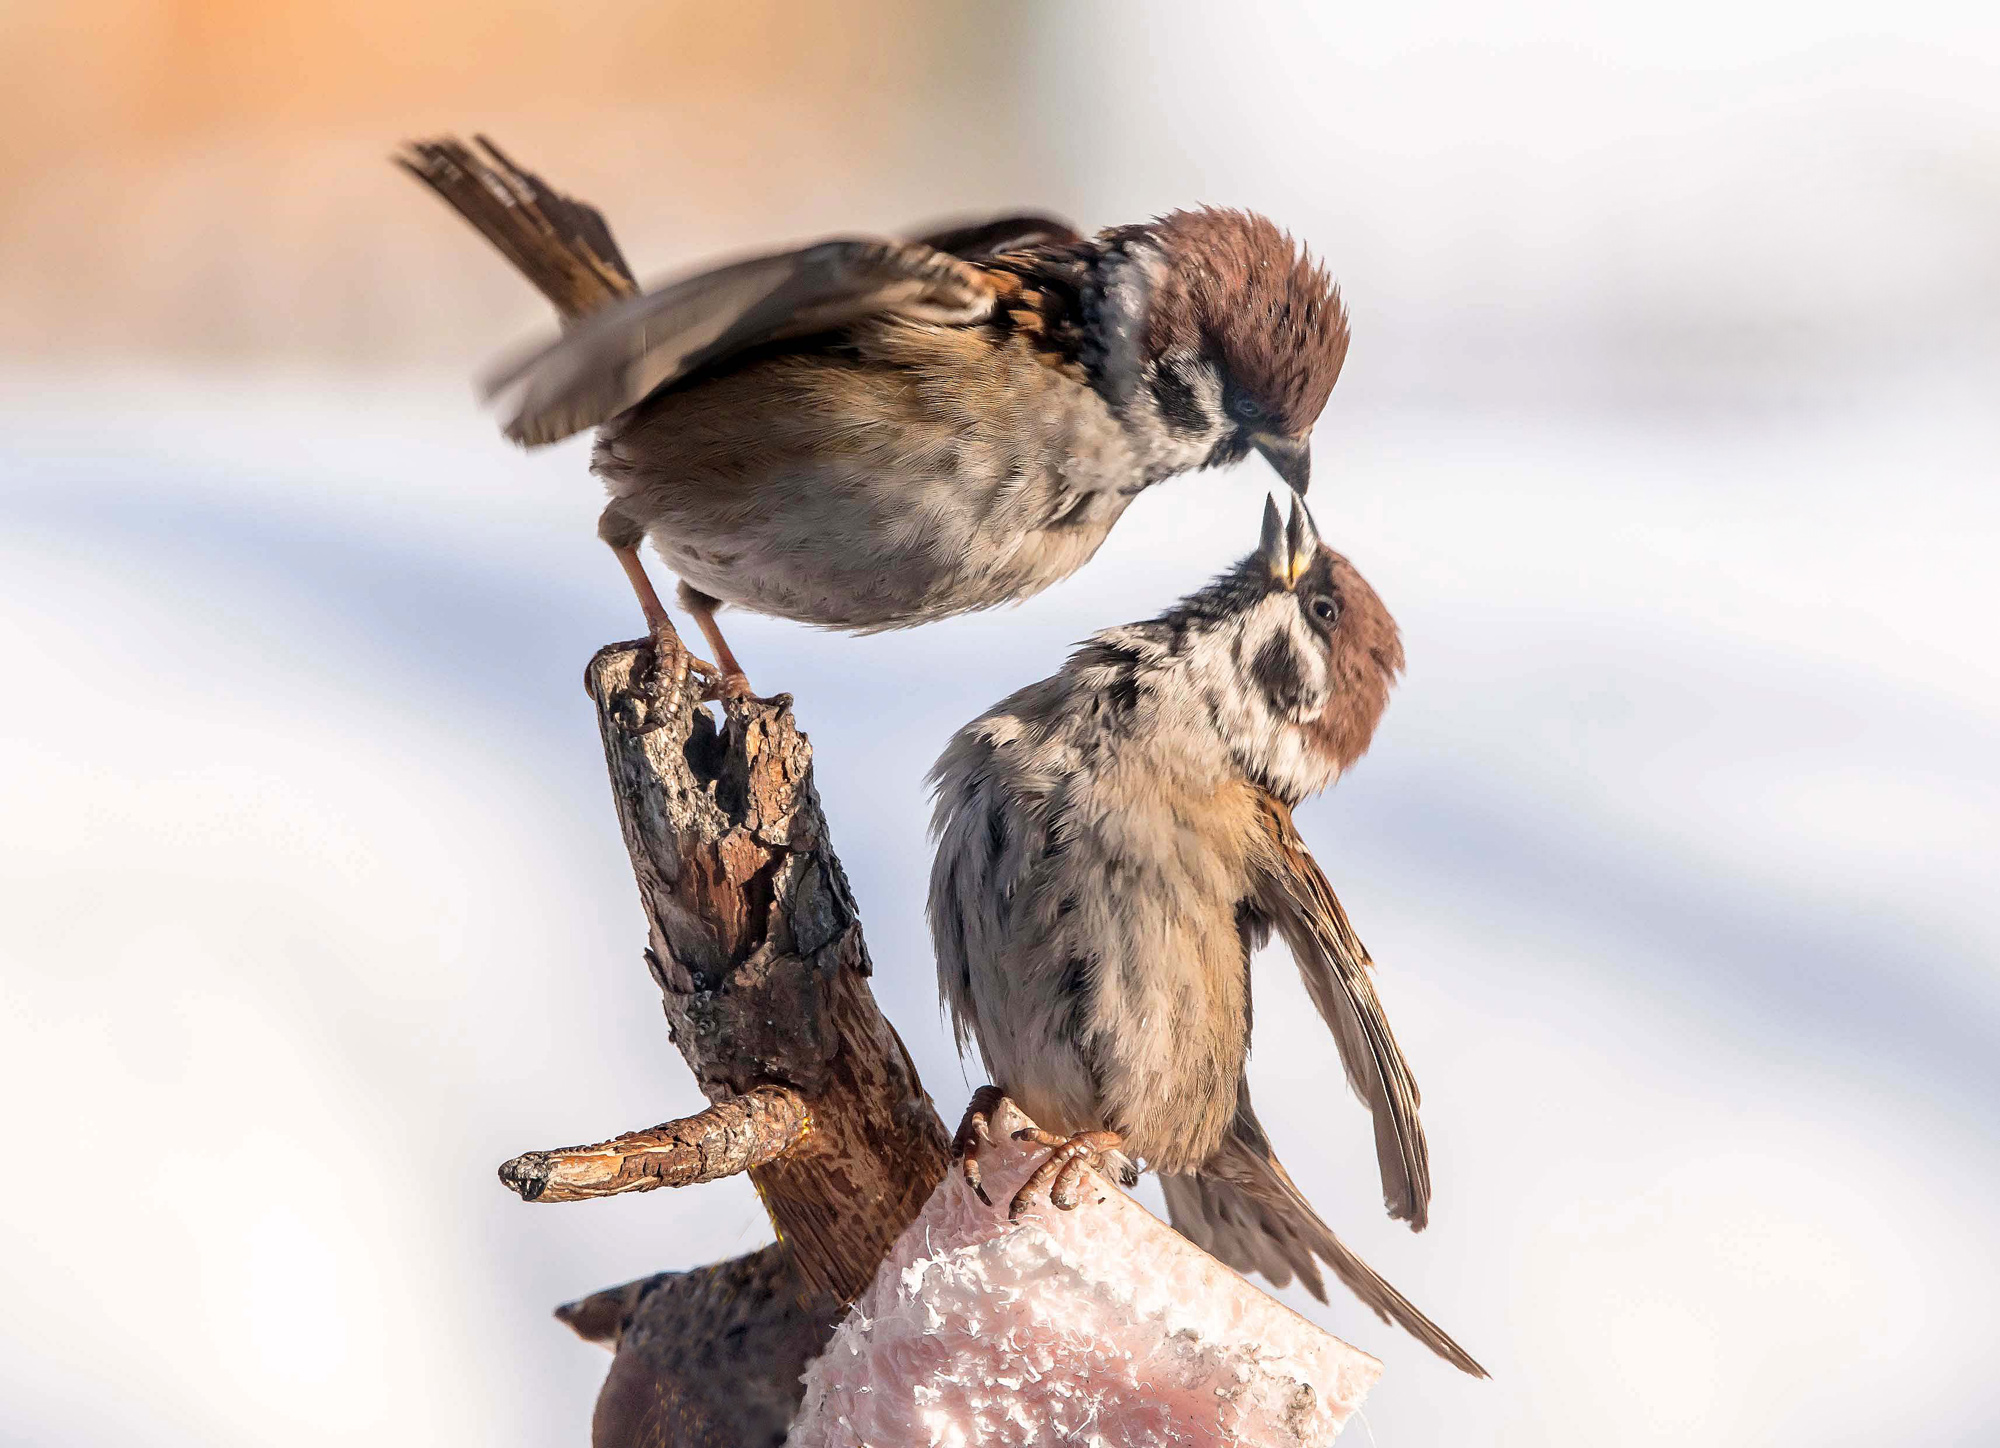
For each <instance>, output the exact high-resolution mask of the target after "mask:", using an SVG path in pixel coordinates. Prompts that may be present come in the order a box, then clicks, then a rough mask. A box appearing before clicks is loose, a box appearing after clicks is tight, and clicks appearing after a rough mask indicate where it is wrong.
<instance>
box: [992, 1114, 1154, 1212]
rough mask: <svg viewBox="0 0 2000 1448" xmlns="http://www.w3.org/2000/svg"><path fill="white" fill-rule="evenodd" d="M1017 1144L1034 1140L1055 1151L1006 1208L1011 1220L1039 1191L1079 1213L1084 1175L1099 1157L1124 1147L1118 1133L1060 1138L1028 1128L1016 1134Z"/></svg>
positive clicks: (1104, 1132) (1038, 1129) (1066, 1209)
mask: <svg viewBox="0 0 2000 1448" xmlns="http://www.w3.org/2000/svg"><path fill="white" fill-rule="evenodd" d="M1014 1140H1016V1141H1032V1142H1035V1143H1037V1144H1038V1145H1041V1146H1046V1147H1052V1148H1054V1149H1053V1150H1052V1151H1050V1152H1049V1159H1048V1160H1047V1161H1045V1162H1043V1163H1042V1164H1041V1165H1040V1166H1038V1167H1036V1168H1035V1174H1034V1175H1033V1176H1031V1177H1029V1178H1028V1180H1027V1181H1026V1182H1025V1183H1023V1184H1022V1186H1021V1190H1019V1191H1018V1192H1016V1193H1014V1200H1013V1202H1012V1203H1010V1204H1009V1206H1008V1208H1007V1216H1008V1218H1009V1219H1010V1220H1018V1219H1019V1217H1020V1215H1021V1213H1022V1212H1024V1211H1026V1210H1027V1208H1028V1206H1029V1205H1030V1204H1031V1203H1032V1202H1033V1201H1034V1199H1035V1196H1036V1194H1037V1193H1039V1192H1044V1191H1046V1192H1047V1193H1048V1194H1049V1201H1050V1202H1051V1203H1052V1204H1053V1205H1055V1206H1056V1207H1058V1208H1059V1209H1061V1210H1062V1211H1065V1212H1073V1211H1075V1210H1076V1204H1077V1201H1078V1200H1079V1199H1080V1197H1081V1196H1082V1193H1083V1174H1084V1172H1085V1171H1086V1170H1088V1169H1089V1168H1091V1167H1093V1166H1097V1165H1099V1164H1100V1163H1099V1158H1100V1157H1102V1155H1103V1154H1104V1153H1105V1152H1107V1151H1116V1150H1117V1149H1118V1148H1119V1147H1121V1146H1123V1145H1124V1144H1125V1138H1124V1137H1122V1136H1120V1135H1119V1134H1118V1133H1117V1132H1115V1131H1079V1132H1078V1133H1077V1134H1076V1135H1075V1136H1068V1137H1064V1136H1057V1135H1056V1134H1055V1133H1054V1132H1053V1131H1044V1130H1042V1129H1041V1128H1040V1127H1039V1126H1027V1127H1023V1128H1022V1129H1021V1130H1019V1131H1017V1132H1015V1133H1014Z"/></svg>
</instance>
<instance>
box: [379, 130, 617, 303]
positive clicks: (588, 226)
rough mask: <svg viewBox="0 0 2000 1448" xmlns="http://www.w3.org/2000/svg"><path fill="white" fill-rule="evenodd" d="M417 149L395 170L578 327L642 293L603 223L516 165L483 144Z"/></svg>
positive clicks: (405, 153) (450, 140)
mask: <svg viewBox="0 0 2000 1448" xmlns="http://www.w3.org/2000/svg"><path fill="white" fill-rule="evenodd" d="M475 140H476V141H477V142H478V146H479V149H478V150H477V151H475V150H474V149H473V148H472V147H470V146H468V145H466V144H465V143H464V142H463V141H461V140H459V139H458V138H457V137H455V136H443V137H439V138H438V139H436V140H432V141H412V142H410V143H409V144H408V145H407V146H405V147H404V148H403V150H402V151H401V152H399V153H398V154H397V156H396V158H395V160H396V164H397V165H398V166H400V167H402V168H403V169H404V170H405V171H407V172H409V173H410V174H411V175H412V176H414V177H416V178H417V180H419V181H421V182H423V184H424V185H426V186H428V187H429V188H430V189H431V190H433V191H435V192H436V193H437V194H438V195H439V196H441V197H443V198H444V200H445V202H446V204H448V205H449V206H450V207H451V208H452V210H454V211H456V212H457V213H458V214H459V215H460V216H462V217H464V218H465V219H466V221H467V222H469V223H470V224H471V226H472V229H473V230H474V231H477V232H478V233H479V234H480V235H481V236H483V237H485V238H486V239H487V240H488V241H490V242H492V243H493V246H494V248H495V249H496V250H498V251H499V253H500V254H501V255H502V256H504V257H506V258H507V260H509V261H510V262H512V263H513V264H514V266H515V269H516V270H518V271H519V272H520V273H521V275H522V276H524V277H526V278H527V279H528V280H529V281H531V282H533V283H534V285H535V290H537V291H539V292H540V293H541V294H542V295H543V296H545V297H547V298H548V299H549V300H550V301H551V302H553V303H554V304H555V309H556V310H557V311H558V312H560V313H562V316H563V320H564V321H566V322H573V321H575V320H576V319H577V318H579V317H583V316H587V315H589V314H590V313H592V312H595V311H598V310H600V309H602V308H603V307H605V306H607V305H609V304H610V303H612V302H615V301H617V300H618V299H619V298H621V297H629V296H631V295H633V294H634V293H636V292H637V291H638V290H639V284H638V282H637V281H636V280H635V279H634V278H633V276H632V269H631V267H629V266H627V265H626V264H625V257H624V255H623V254H622V253H621V252H620V251H619V250H618V243H617V242H615V241H613V240H612V239H611V228H610V227H609V226H607V225H605V223H604V216H603V214H602V213H601V212H599V211H598V209H597V208H596V207H594V206H592V205H590V204H589V203H587V202H583V201H578V200H577V199H576V198H574V197H571V196H564V195H563V194H562V193H561V192H559V191H556V190H554V189H553V188H551V187H550V186H549V184H548V183H547V182H545V181H543V180H542V178H541V177H539V176H537V175H536V174H535V173H534V172H532V171H526V170H523V169H522V168H521V167H519V166H517V165H515V164H514V162H513V161H512V160H510V159H509V158H508V157H507V155H506V154H505V153H504V152H502V151H501V149H500V148H499V147H498V146H496V145H494V144H493V142H491V141H490V140H488V139H487V138H486V137H484V136H479V137H475Z"/></svg>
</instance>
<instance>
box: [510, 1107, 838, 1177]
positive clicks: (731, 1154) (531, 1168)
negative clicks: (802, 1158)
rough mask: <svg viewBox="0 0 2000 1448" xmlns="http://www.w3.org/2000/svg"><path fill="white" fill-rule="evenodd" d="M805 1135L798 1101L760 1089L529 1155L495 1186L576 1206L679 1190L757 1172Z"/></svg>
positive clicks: (806, 1123) (804, 1113)
mask: <svg viewBox="0 0 2000 1448" xmlns="http://www.w3.org/2000/svg"><path fill="white" fill-rule="evenodd" d="M811 1129H812V1113H811V1111H810V1110H809V1109H808V1108H807V1106H806V1103H805V1100H804V1098H802V1097H801V1096H800V1095H799V1094H798V1093H797V1092H796V1091H791V1090H787V1089H786V1088H785V1087H782V1086H759V1087H758V1088H757V1089H756V1090H754V1091H751V1092H750V1093H749V1094H748V1095H745V1096H736V1097H731V1098H730V1099H729V1100H727V1101H719V1102H717V1103H716V1104H715V1105H713V1106H711V1107H709V1108H708V1109H707V1110H706V1111H703V1112H700V1113H699V1114H697V1115H694V1116H689V1117H686V1118H684V1119H683V1120H680V1121H669V1122H667V1123H666V1124H665V1125H663V1126H655V1127H651V1128H649V1129H648V1130H645V1131H628V1132H626V1133H625V1135H623V1136H618V1137H614V1138H612V1139H611V1140H610V1141H603V1142H599V1143H597V1144H596V1145H595V1146H566V1147H560V1148H558V1149H556V1150H553V1151H530V1152H526V1153H523V1154H522V1155H520V1156H517V1157H515V1158H514V1159H513V1160H512V1161H509V1162H506V1163H504V1164H503V1165H502V1166H501V1168H500V1180H501V1181H503V1182H505V1183H506V1184H507V1185H508V1186H509V1187H510V1188H512V1189H513V1190H514V1191H516V1192H518V1193H520V1196H521V1200H522V1201H524V1202H579V1201H583V1200H585V1199H587V1198H590V1197H614V1196H617V1195H618V1194H619V1193H621V1192H650V1191H652V1190H654V1189H655V1188H656V1187H685V1186H693V1185H694V1184H695V1183H697V1182H712V1181H715V1180H717V1179H718V1178H720V1177H726V1176H734V1175H736V1173H738V1172H741V1171H748V1170H750V1169H751V1168H752V1167H759V1166H764V1165H766V1164H767V1163H769V1162H772V1161H775V1160H777V1159H778V1158H779V1157H780V1156H783V1155H784V1154H785V1153H786V1152H787V1151H790V1150H791V1149H792V1148H793V1147H794V1146H796V1145H797V1144H798V1143H799V1142H800V1141H802V1140H804V1138H805V1136H806V1133H807V1132H808V1131H810V1130H811Z"/></svg>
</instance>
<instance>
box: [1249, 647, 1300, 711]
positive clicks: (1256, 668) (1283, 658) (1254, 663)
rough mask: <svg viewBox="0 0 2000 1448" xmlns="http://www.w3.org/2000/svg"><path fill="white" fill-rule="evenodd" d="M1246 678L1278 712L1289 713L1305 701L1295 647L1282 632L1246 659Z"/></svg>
mask: <svg viewBox="0 0 2000 1448" xmlns="http://www.w3.org/2000/svg"><path fill="white" fill-rule="evenodd" d="M1250 677H1251V678H1252V679H1253V680H1255V681H1256V684H1257V687H1258V688H1260V689H1262V690H1263V691H1264V697H1265V698H1267V699H1269V700H1270V701H1271V707H1272V708H1273V709H1274V710H1276V711H1277V712H1278V713H1279V714H1281V715H1287V716H1289V715H1291V714H1293V713H1295V712H1296V711H1297V710H1298V707H1299V705H1300V704H1302V703H1304V702H1305V696H1306V681H1305V675H1304V674H1303V673H1302V672H1301V670H1300V668H1299V655H1298V650H1296V649H1294V648H1293V647H1292V644H1291V640H1289V639H1287V638H1286V637H1285V636H1284V635H1283V634H1274V635H1272V636H1271V637H1270V638H1268V639H1266V640H1265V641H1264V647H1262V648H1261V649H1259V650H1257V657H1256V658H1254V659H1252V660H1251V661H1250Z"/></svg>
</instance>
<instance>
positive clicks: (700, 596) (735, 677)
mask: <svg viewBox="0 0 2000 1448" xmlns="http://www.w3.org/2000/svg"><path fill="white" fill-rule="evenodd" d="M680 600H681V607H682V608H684V609H686V610H687V611H688V612H689V613H690V614H692V615H694V621H695V625H696V627H698V628H700V630H701V636H702V637H703V638H705V639H707V640H708V647H709V649H710V651H711V652H712V653H714V655H715V661H716V663H718V664H720V665H721V666H722V677H721V678H720V679H719V680H717V681H716V685H715V687H716V691H717V695H718V697H721V698H746V699H747V698H749V697H750V680H749V679H748V678H747V677H745V676H744V673H743V665H741V664H739V663H737V662H736V651H735V650H734V649H732V648H730V647H729V642H728V640H726V639H724V638H723V636H722V629H721V626H720V625H718V624H717V623H716V621H715V603H716V601H715V600H714V599H713V598H710V597H709V596H708V595H707V594H705V593H703V592H702V591H701V590H700V589H697V588H690V587H689V586H688V585H687V584H686V583H683V584H681V591H680Z"/></svg>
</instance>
